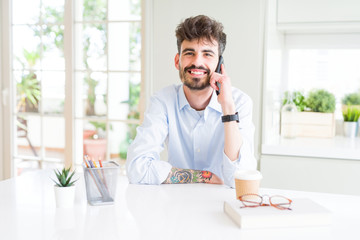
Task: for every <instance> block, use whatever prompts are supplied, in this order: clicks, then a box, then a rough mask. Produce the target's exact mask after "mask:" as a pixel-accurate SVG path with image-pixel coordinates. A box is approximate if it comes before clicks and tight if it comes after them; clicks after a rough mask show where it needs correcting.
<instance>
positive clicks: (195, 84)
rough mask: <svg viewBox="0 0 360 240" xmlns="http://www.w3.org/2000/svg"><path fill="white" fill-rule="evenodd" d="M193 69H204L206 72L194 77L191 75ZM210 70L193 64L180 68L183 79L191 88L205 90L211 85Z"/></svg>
mask: <svg viewBox="0 0 360 240" xmlns="http://www.w3.org/2000/svg"><path fill="white" fill-rule="evenodd" d="M191 69H202V70H205V71H206V74H205V75H204V76H202V77H192V76H190V75H189V72H188V71H189V70H191ZM209 73H210V70H209V69H207V68H205V67H201V66H199V67H196V66H195V65H191V66H190V67H185V68H184V69H183V70H182V69H181V67H180V69H179V75H180V79H181V81H182V82H183V83H184V85H185V86H187V87H188V88H189V89H191V90H203V89H205V88H207V87H210V74H209Z"/></svg>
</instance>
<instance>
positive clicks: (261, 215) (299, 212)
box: [224, 198, 332, 229]
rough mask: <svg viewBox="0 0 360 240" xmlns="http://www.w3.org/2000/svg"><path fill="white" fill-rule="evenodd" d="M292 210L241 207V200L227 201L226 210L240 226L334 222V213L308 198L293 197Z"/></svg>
mask: <svg viewBox="0 0 360 240" xmlns="http://www.w3.org/2000/svg"><path fill="white" fill-rule="evenodd" d="M292 200H293V202H292V204H291V209H292V210H280V209H277V208H275V207H272V206H262V207H253V208H252V207H246V208H240V207H241V206H243V205H242V203H241V202H240V201H239V200H235V199H234V200H232V201H225V202H224V212H225V213H226V214H227V215H228V216H229V217H230V218H231V219H232V220H233V221H234V222H235V223H236V224H237V225H238V226H239V227H240V228H244V229H245V228H246V229H249V228H271V227H306V226H324V225H330V224H331V223H332V213H331V211H329V210H328V209H326V208H325V207H323V206H321V205H319V204H318V203H316V202H314V201H312V200H310V199H307V198H297V199H292Z"/></svg>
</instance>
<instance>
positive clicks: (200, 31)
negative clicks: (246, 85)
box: [126, 15, 256, 187]
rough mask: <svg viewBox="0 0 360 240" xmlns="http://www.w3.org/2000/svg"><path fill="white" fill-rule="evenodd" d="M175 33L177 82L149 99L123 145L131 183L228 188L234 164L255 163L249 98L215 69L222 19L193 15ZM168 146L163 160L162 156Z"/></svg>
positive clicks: (220, 47)
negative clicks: (129, 140) (130, 137)
mask: <svg viewBox="0 0 360 240" xmlns="http://www.w3.org/2000/svg"><path fill="white" fill-rule="evenodd" d="M176 38H177V46H178V53H177V54H176V56H175V67H176V68H177V69H178V70H179V75H180V79H181V82H182V84H180V85H173V86H169V87H167V88H164V89H162V90H161V91H160V92H158V93H157V94H156V95H155V96H153V97H152V98H151V100H150V105H149V108H148V109H147V111H146V112H145V119H144V122H143V124H142V126H140V127H138V129H137V136H136V138H135V139H134V141H133V143H132V144H131V146H130V147H129V149H128V158H127V162H126V169H127V175H128V178H129V181H130V182H131V183H140V184H161V183H196V182H201V183H214V184H223V183H225V184H226V185H228V186H231V187H233V186H234V173H235V171H236V170H237V169H255V168H256V160H255V158H254V154H253V136H254V125H253V123H252V119H251V118H252V101H251V99H250V98H249V97H248V96H247V95H246V94H244V93H243V92H241V91H240V90H239V89H236V88H233V87H232V86H231V81H230V78H229V76H228V75H227V73H226V70H225V67H224V65H221V73H217V72H215V69H216V67H217V65H218V62H219V57H220V56H221V55H222V53H223V51H224V49H225V45H226V34H225V33H223V26H222V24H221V23H219V22H217V21H215V20H213V19H211V18H209V17H207V16H203V15H200V16H196V17H190V18H188V19H186V20H185V21H184V22H182V23H181V24H180V25H179V26H178V27H177V29H176ZM217 83H219V84H220V89H219V87H218V86H217ZM216 90H219V95H217V94H216ZM165 144H166V145H167V148H168V162H166V161H161V160H160V152H161V151H162V150H163V148H164V145H165Z"/></svg>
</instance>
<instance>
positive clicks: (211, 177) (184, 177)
mask: <svg viewBox="0 0 360 240" xmlns="http://www.w3.org/2000/svg"><path fill="white" fill-rule="evenodd" d="M163 183H165V184H174V183H212V184H223V181H222V180H221V179H220V178H219V177H218V176H216V175H215V174H213V173H212V172H209V171H201V170H193V169H181V168H176V167H173V168H172V169H171V171H170V173H169V175H168V177H167V178H166V180H165V181H164V182H163Z"/></svg>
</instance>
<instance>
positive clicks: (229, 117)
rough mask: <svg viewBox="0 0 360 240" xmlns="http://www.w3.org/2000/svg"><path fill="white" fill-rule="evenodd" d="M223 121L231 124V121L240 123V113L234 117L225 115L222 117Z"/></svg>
mask: <svg viewBox="0 0 360 240" xmlns="http://www.w3.org/2000/svg"><path fill="white" fill-rule="evenodd" d="M221 121H222V122H231V121H236V122H239V115H238V112H236V113H235V114H233V115H225V116H222V117H221Z"/></svg>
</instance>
